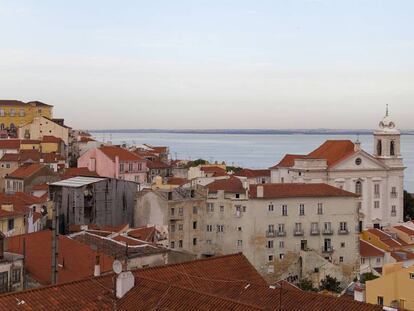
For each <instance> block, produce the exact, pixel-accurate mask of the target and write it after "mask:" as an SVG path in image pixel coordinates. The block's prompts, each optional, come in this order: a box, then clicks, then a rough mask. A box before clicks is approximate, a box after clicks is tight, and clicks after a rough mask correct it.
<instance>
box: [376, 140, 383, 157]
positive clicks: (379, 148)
mask: <svg viewBox="0 0 414 311" xmlns="http://www.w3.org/2000/svg"><path fill="white" fill-rule="evenodd" d="M377 155H379V156H381V155H382V141H381V139H378V142H377Z"/></svg>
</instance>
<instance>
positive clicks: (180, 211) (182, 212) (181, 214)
mask: <svg viewBox="0 0 414 311" xmlns="http://www.w3.org/2000/svg"><path fill="white" fill-rule="evenodd" d="M183 214H184V210H183V208H182V207H179V208H178V215H180V216H183Z"/></svg>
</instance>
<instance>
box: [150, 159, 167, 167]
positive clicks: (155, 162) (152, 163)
mask: <svg viewBox="0 0 414 311" xmlns="http://www.w3.org/2000/svg"><path fill="white" fill-rule="evenodd" d="M147 167H148V168H149V169H168V168H171V165H169V164H167V163H164V162H161V161H160V160H158V159H154V160H152V161H151V160H147Z"/></svg>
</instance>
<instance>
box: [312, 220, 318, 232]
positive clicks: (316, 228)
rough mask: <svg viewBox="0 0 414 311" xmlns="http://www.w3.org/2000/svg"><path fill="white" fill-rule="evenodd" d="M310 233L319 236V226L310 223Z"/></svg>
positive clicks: (315, 223)
mask: <svg viewBox="0 0 414 311" xmlns="http://www.w3.org/2000/svg"><path fill="white" fill-rule="evenodd" d="M311 233H313V234H319V224H318V223H317V222H312V223H311Z"/></svg>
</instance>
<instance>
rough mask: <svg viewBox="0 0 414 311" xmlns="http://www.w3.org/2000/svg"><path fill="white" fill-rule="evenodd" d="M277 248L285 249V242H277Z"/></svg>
mask: <svg viewBox="0 0 414 311" xmlns="http://www.w3.org/2000/svg"><path fill="white" fill-rule="evenodd" d="M279 248H280V249H283V248H285V241H279Z"/></svg>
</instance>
